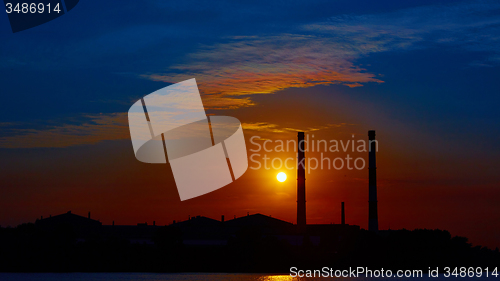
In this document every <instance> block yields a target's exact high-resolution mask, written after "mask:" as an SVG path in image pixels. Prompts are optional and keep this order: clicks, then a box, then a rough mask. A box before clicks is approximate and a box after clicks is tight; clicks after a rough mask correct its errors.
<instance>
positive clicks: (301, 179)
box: [297, 132, 306, 227]
mask: <svg viewBox="0 0 500 281" xmlns="http://www.w3.org/2000/svg"><path fill="white" fill-rule="evenodd" d="M298 141H299V142H298V157H297V161H298V162H297V225H298V226H300V227H305V226H306V160H305V159H306V157H305V141H304V132H299V133H298Z"/></svg>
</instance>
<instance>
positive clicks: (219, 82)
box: [143, 2, 500, 109]
mask: <svg viewBox="0 0 500 281" xmlns="http://www.w3.org/2000/svg"><path fill="white" fill-rule="evenodd" d="M499 9H500V4H499V3H496V2H479V3H478V2H475V3H459V4H455V5H448V6H443V5H437V6H426V7H418V8H411V9H405V10H400V11H396V12H391V13H385V14H374V15H359V16H337V17H332V18H330V19H329V20H327V21H323V22H316V23H310V24H305V25H303V26H301V27H300V28H299V29H298V30H297V31H296V32H294V33H293V34H278V35H265V36H238V37H233V38H229V39H227V41H228V42H226V43H220V44H214V45H211V46H202V47H201V48H200V49H199V50H198V51H197V52H195V53H192V54H190V55H188V57H187V62H186V63H183V64H178V65H174V66H172V67H170V68H169V69H168V70H167V71H166V72H165V73H150V74H145V75H143V77H146V78H148V79H151V80H155V81H165V82H172V83H175V82H179V81H182V80H186V79H189V78H192V77H196V79H197V81H198V82H199V85H200V89H201V90H202V92H203V94H204V96H205V97H204V102H205V105H206V106H208V107H210V108H214V109H227V108H237V107H243V106H251V105H254V103H253V102H252V100H251V95H254V94H270V93H275V92H277V91H280V90H283V89H286V88H305V87H312V86H316V85H330V84H342V85H346V86H349V87H359V86H362V85H363V84H365V83H369V82H376V83H381V82H383V81H382V80H381V79H380V77H377V76H376V75H375V74H372V73H369V72H367V70H366V69H364V68H362V67H360V66H358V65H356V63H355V62H356V60H357V59H359V58H362V57H364V56H368V55H370V54H373V53H378V52H386V51H392V50H411V49H417V48H428V47H431V46H435V45H436V44H444V45H459V46H460V47H461V48H462V49H463V50H466V51H486V52H491V53H492V54H493V56H498V53H499V51H498V50H500V35H499V34H500V15H499ZM490 61H493V60H492V59H490ZM475 65H483V64H480V63H475ZM484 65H486V64H484ZM368 71H369V70H368Z"/></svg>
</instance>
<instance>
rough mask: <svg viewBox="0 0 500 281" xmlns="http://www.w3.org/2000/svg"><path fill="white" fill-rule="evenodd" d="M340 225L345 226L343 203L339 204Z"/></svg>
mask: <svg viewBox="0 0 500 281" xmlns="http://www.w3.org/2000/svg"><path fill="white" fill-rule="evenodd" d="M340 208H341V210H340V223H341V224H342V225H345V211H344V202H342V203H341V204H340Z"/></svg>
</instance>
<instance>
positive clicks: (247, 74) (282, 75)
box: [144, 34, 382, 109]
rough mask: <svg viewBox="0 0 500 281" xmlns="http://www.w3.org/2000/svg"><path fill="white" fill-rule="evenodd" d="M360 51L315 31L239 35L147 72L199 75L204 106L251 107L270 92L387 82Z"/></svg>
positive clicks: (168, 76)
mask: <svg viewBox="0 0 500 281" xmlns="http://www.w3.org/2000/svg"><path fill="white" fill-rule="evenodd" d="M354 58H356V53H355V52H353V50H352V49H351V48H349V49H348V48H346V46H339V44H338V43H335V42H333V40H332V39H327V40H325V39H323V38H320V37H318V36H315V35H293V34H284V35H279V36H266V37H257V38H256V37H237V38H233V39H231V42H229V43H224V44H217V45H214V46H206V47H203V48H202V49H201V50H199V51H198V52H197V53H194V54H191V55H189V59H190V63H187V64H183V65H177V66H173V67H172V68H170V70H171V71H172V72H171V73H165V74H147V75H144V77H147V78H149V79H152V80H155V81H165V82H178V81H182V80H186V79H189V78H191V77H193V76H194V77H196V80H197V82H198V83H199V86H200V90H201V91H202V93H203V95H204V103H205V106H207V107H209V108H215V109H226V108H237V107H242V106H250V105H253V104H254V103H253V102H252V101H251V99H250V97H249V95H254V94H271V93H275V92H277V91H280V90H283V89H286V88H292V87H294V88H305V87H312V86H316V85H330V84H344V85H346V86H349V87H358V86H361V85H362V83H368V82H377V83H381V82H382V81H381V80H379V79H377V78H376V77H375V75H374V74H371V73H366V72H364V69H362V68H360V67H358V66H355V65H354V64H353V62H352V61H351V60H353V59H354Z"/></svg>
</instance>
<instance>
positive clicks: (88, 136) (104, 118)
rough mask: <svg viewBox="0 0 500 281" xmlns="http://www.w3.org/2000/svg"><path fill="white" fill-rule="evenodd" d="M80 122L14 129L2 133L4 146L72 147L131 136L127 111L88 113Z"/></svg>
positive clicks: (1, 143) (0, 139)
mask: <svg viewBox="0 0 500 281" xmlns="http://www.w3.org/2000/svg"><path fill="white" fill-rule="evenodd" d="M85 119H87V121H86V122H84V123H83V124H80V125H75V124H63V125H59V126H51V127H49V128H46V129H11V130H10V131H11V135H10V136H5V137H0V147H2V148H36V147H68V146H73V145H82V144H94V143H98V142H101V141H104V140H119V139H130V134H129V131H128V122H127V115H126V113H123V114H122V113H117V114H108V115H104V114H103V115H96V116H94V115H92V116H85Z"/></svg>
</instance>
